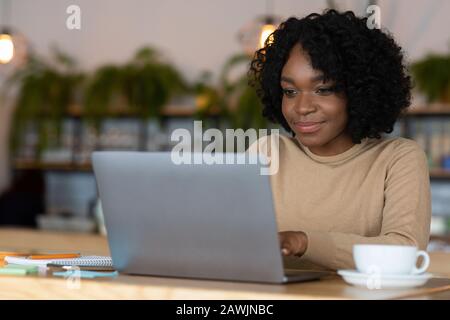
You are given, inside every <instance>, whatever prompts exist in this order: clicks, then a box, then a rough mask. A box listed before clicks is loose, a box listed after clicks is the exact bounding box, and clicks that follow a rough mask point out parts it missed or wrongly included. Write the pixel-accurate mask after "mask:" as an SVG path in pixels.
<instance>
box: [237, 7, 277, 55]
mask: <svg viewBox="0 0 450 320" xmlns="http://www.w3.org/2000/svg"><path fill="white" fill-rule="evenodd" d="M266 7H267V8H266V10H267V14H266V15H264V16H260V17H257V18H256V19H255V20H253V21H251V22H250V23H248V24H247V25H245V26H244V27H242V28H241V29H240V30H239V33H238V40H239V42H240V43H241V45H242V47H243V49H244V51H245V52H246V53H247V54H249V55H253V53H254V52H255V50H258V49H260V48H262V47H264V44H265V41H266V40H267V38H268V37H269V36H270V35H271V34H272V32H274V31H275V30H276V29H277V27H278V25H279V24H280V23H281V21H282V20H281V18H280V17H277V16H275V15H274V14H273V9H272V8H273V7H272V1H270V0H267V2H266Z"/></svg>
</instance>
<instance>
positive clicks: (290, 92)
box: [283, 89, 295, 97]
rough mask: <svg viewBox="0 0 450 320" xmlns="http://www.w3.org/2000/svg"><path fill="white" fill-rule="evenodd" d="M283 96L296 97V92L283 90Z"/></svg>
mask: <svg viewBox="0 0 450 320" xmlns="http://www.w3.org/2000/svg"><path fill="white" fill-rule="evenodd" d="M283 95H285V96H286V97H293V96H294V95H295V90H292V89H283Z"/></svg>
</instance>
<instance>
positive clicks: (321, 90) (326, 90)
mask: <svg viewBox="0 0 450 320" xmlns="http://www.w3.org/2000/svg"><path fill="white" fill-rule="evenodd" d="M333 92H334V89H333V88H332V87H326V88H319V89H317V90H316V93H318V94H320V95H322V96H327V95H330V94H332V93H333Z"/></svg>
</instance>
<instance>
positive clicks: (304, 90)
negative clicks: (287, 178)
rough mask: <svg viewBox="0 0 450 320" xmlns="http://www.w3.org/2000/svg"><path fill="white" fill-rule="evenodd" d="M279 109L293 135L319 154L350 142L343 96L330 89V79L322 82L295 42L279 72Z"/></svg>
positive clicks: (338, 150)
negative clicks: (280, 96)
mask: <svg viewBox="0 0 450 320" xmlns="http://www.w3.org/2000/svg"><path fill="white" fill-rule="evenodd" d="M281 88H282V90H283V99H282V112H283V115H284V117H285V119H286V121H287V122H288V124H289V126H290V128H291V129H292V131H293V132H294V133H295V138H296V139H297V140H298V141H299V142H300V143H302V144H303V145H305V146H307V147H308V148H309V149H310V150H311V152H313V153H314V154H317V155H320V156H331V155H336V154H339V153H342V152H344V151H346V150H347V149H349V148H350V147H351V146H352V145H353V143H352V140H351V137H350V135H349V134H347V133H346V132H345V128H346V125H347V122H348V115H347V108H346V106H347V99H346V97H345V95H344V94H343V93H338V92H335V91H334V83H332V82H328V83H324V82H323V74H322V73H321V72H320V71H317V70H314V69H313V68H312V66H311V62H310V59H309V56H308V54H307V53H306V52H305V51H303V49H302V47H301V46H300V45H299V44H296V45H295V46H294V47H293V48H292V50H291V52H290V55H289V58H288V60H287V62H286V64H285V65H284V67H283V70H282V72H281Z"/></svg>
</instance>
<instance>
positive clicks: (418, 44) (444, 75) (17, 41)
mask: <svg viewBox="0 0 450 320" xmlns="http://www.w3.org/2000/svg"><path fill="white" fill-rule="evenodd" d="M371 4H376V5H378V6H379V8H380V10H381V11H380V13H381V16H380V18H381V26H382V27H383V28H387V29H388V30H389V31H390V32H391V33H392V34H393V35H394V37H395V39H396V40H397V42H398V43H399V44H400V45H401V46H402V47H403V49H404V50H405V53H406V58H407V61H408V64H409V67H410V70H411V73H412V75H413V77H414V80H415V82H416V88H415V89H414V92H413V96H414V99H413V104H412V108H411V110H410V112H409V113H408V114H406V115H405V116H404V117H403V118H402V119H401V120H400V121H399V122H398V124H397V126H396V128H395V130H394V132H393V133H392V135H393V136H404V137H407V138H411V139H415V140H416V141H417V142H418V143H420V144H421V146H422V147H423V148H424V150H425V151H426V153H427V155H428V159H429V165H430V179H431V184H432V207H433V221H432V234H433V239H434V241H433V242H432V244H431V246H444V244H445V241H448V239H450V237H449V234H450V36H449V30H450V19H448V13H449V12H450V1H446V0H428V1H425V0H378V1H365V0H347V1H339V0H335V1H326V0H323V1H320V0H317V1H307V0H304V1H301V0H271V1H269V0H246V1H237V0H190V1H181V0H164V1H162V0H159V1H157V0H147V1H144V0H127V1H124V0H122V1H119V0H71V1H66V0H58V1H56V0H39V1H27V0H14V1H8V0H1V1H0V19H1V20H0V32H1V35H0V225H8V226H21V227H30V228H40V229H45V230H65V231H81V232H100V233H105V230H104V223H103V218H102V213H101V204H100V203H99V201H98V196H97V190H96V185H95V179H94V176H93V173H92V168H91V164H90V154H91V152H92V151H94V150H141V151H143V150H148V151H158V150H169V149H170V148H171V147H172V145H173V144H174V143H171V142H170V134H171V132H172V130H174V129H176V128H186V129H188V130H192V128H193V120H196V119H199V120H203V126H204V128H205V127H218V128H221V129H225V128H244V129H246V128H251V127H253V128H268V127H274V126H273V125H269V124H268V123H267V122H266V121H265V120H264V119H263V118H262V117H261V106H260V104H259V102H258V100H257V99H256V96H255V93H254V92H253V90H252V89H250V88H249V87H248V86H247V78H246V71H247V68H248V63H249V61H250V57H251V54H252V53H253V52H254V51H255V50H256V49H258V46H259V45H260V43H261V41H264V40H265V38H266V37H267V35H268V34H270V33H271V32H272V31H273V30H274V28H276V26H277V25H278V24H279V23H280V22H281V21H282V20H284V19H286V18H288V17H290V16H297V17H303V16H305V15H307V14H309V13H312V12H321V11H322V10H324V9H325V8H336V9H339V10H353V11H354V12H355V13H356V14H357V15H368V13H367V12H366V9H367V7H368V6H369V5H371ZM275 127H276V126H275ZM130 192H133V190H130Z"/></svg>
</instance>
